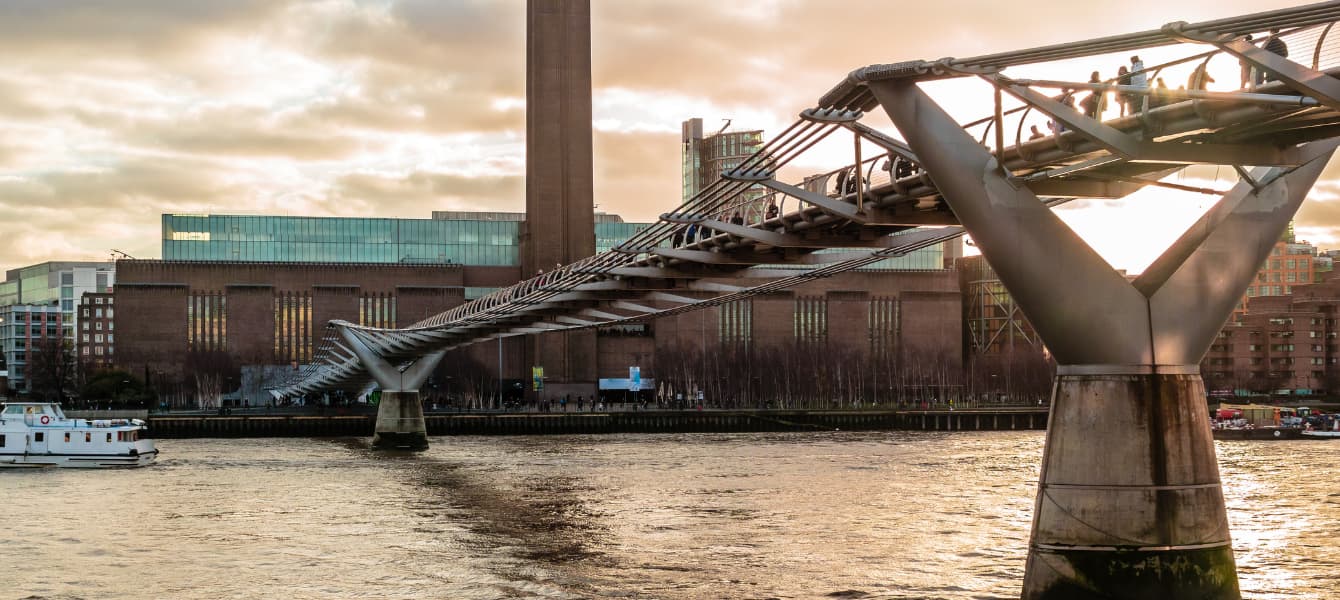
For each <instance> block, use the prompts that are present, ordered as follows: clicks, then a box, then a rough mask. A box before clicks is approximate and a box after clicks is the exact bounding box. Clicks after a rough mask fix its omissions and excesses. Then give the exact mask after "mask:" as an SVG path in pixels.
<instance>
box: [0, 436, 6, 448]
mask: <svg viewBox="0 0 1340 600" xmlns="http://www.w3.org/2000/svg"><path fill="white" fill-rule="evenodd" d="M4 447H5V434H3V433H0V448H4Z"/></svg>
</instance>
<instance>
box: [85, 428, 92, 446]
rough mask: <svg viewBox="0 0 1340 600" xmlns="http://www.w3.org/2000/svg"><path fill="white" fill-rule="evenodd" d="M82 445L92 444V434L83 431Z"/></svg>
mask: <svg viewBox="0 0 1340 600" xmlns="http://www.w3.org/2000/svg"><path fill="white" fill-rule="evenodd" d="M84 443H85V444H91V443H93V433H92V432H89V431H85V432H84Z"/></svg>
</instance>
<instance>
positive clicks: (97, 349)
mask: <svg viewBox="0 0 1340 600" xmlns="http://www.w3.org/2000/svg"><path fill="white" fill-rule="evenodd" d="M93 354H96V355H98V356H102V346H94V347H93Z"/></svg>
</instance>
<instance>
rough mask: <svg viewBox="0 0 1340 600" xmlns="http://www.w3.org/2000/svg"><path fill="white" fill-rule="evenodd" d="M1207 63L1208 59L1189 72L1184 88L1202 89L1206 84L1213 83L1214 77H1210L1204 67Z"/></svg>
mask: <svg viewBox="0 0 1340 600" xmlns="http://www.w3.org/2000/svg"><path fill="white" fill-rule="evenodd" d="M1208 64H1209V62H1208V61H1206V62H1202V63H1200V66H1197V67H1196V70H1195V71H1192V72H1191V77H1190V78H1189V79H1187V82H1186V89H1188V90H1201V91H1204V90H1205V86H1206V84H1210V83H1214V78H1213V77H1210V72H1209V71H1208V70H1206V68H1205V67H1206V66H1208Z"/></svg>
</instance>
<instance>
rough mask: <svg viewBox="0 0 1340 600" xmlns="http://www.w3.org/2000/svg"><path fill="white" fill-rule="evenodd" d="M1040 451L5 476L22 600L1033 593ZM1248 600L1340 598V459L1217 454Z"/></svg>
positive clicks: (237, 463) (4, 552) (7, 550)
mask: <svg viewBox="0 0 1340 600" xmlns="http://www.w3.org/2000/svg"><path fill="white" fill-rule="evenodd" d="M1042 441H1043V435H1042V432H954V433H920V432H915V433H914V432H879V433H843V432H832V433H800V434H730V435H724V434H723V435H708V434H692V435H607V436H545V437H459V438H434V439H432V449H431V450H429V451H428V452H425V453H421V454H412V455H388V454H379V453H373V452H371V451H369V450H367V448H366V443H367V440H366V439H322V440H318V439H264V440H162V441H160V442H159V447H160V448H161V449H162V450H163V455H162V458H161V459H160V461H159V463H158V464H157V465H155V466H152V467H149V468H144V469H134V470H128V471H75V470H45V471H41V472H28V471H21V472H4V473H0V498H3V509H4V513H5V516H6V518H5V527H6V528H7V529H8V531H7V532H6V535H5V536H4V537H3V538H2V539H3V542H2V543H0V598H90V599H92V598H137V599H138V598H267V599H268V598H276V597H282V598H657V599H659V598H666V599H679V598H685V599H688V598H952V599H990V598H1017V597H1018V592H1019V585H1020V583H1019V582H1020V579H1021V577H1022V574H1023V567H1024V557H1025V546H1026V544H1027V538H1028V529H1029V525H1030V518H1031V513H1032V507H1033V495H1034V491H1035V488H1036V480H1037V471H1038V463H1039V460H1040V458H1041V455H1042ZM1218 449H1219V458H1220V463H1221V470H1222V473H1223V478H1224V482H1225V486H1224V490H1225V494H1226V496H1227V499H1228V506H1229V520H1230V521H1231V523H1232V527H1233V533H1234V547H1235V549H1236V554H1237V561H1238V567H1239V572H1240V581H1241V585H1242V588H1243V592H1244V596H1245V597H1248V598H1256V599H1274V598H1310V599H1329V598H1335V597H1340V542H1338V541H1337V534H1340V478H1338V477H1337V470H1336V469H1335V467H1334V465H1335V464H1336V463H1337V462H1338V461H1337V457H1340V442H1322V441H1296V442H1289V441H1285V442H1219V443H1218Z"/></svg>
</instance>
